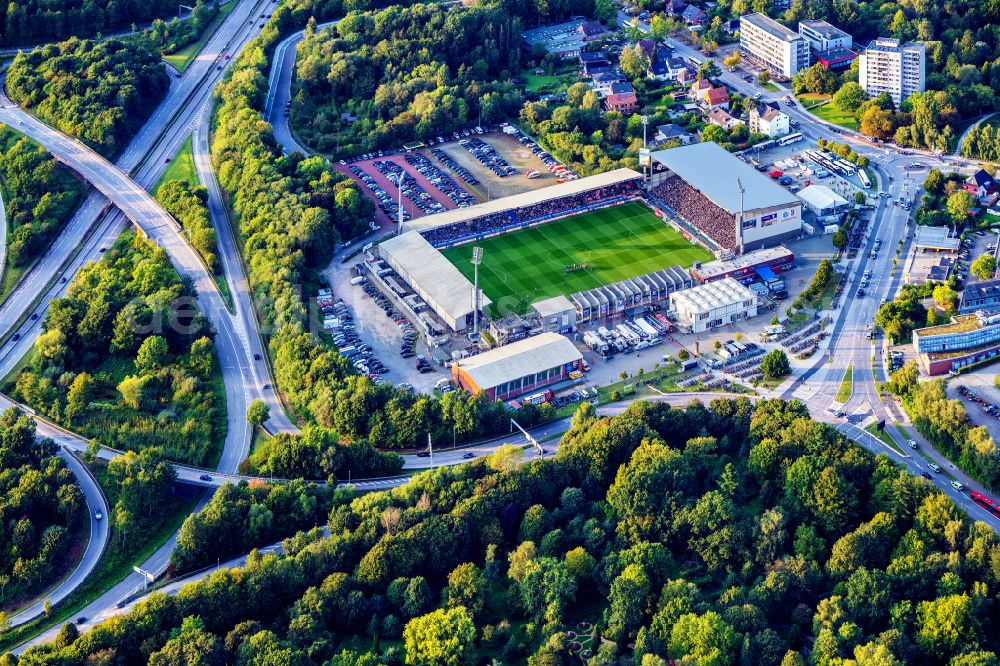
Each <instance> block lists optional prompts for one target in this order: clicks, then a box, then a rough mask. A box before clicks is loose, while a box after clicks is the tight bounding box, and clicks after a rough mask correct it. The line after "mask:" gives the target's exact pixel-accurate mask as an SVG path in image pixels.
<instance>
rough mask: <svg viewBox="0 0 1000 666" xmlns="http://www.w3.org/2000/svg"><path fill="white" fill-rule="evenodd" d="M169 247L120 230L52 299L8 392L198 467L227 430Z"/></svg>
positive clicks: (95, 431) (121, 443) (90, 431)
mask: <svg viewBox="0 0 1000 666" xmlns="http://www.w3.org/2000/svg"><path fill="white" fill-rule="evenodd" d="M193 297H194V293H193V290H192V287H191V285H190V284H189V283H187V282H186V281H183V280H181V278H180V276H178V275H177V272H176V271H175V270H174V268H173V266H171V264H170V260H169V259H168V257H167V255H166V253H165V252H164V251H163V250H162V249H160V248H158V247H156V246H155V245H154V244H152V243H151V242H148V241H145V240H142V239H141V238H139V237H138V236H136V235H135V233H133V232H127V233H125V234H123V235H122V237H121V238H119V240H118V241H117V242H116V243H115V244H114V245H113V246H112V247H111V248H109V249H108V251H107V253H106V254H105V256H104V257H103V258H102V259H101V260H100V261H98V262H96V263H93V264H89V265H88V266H86V267H84V268H83V269H82V270H81V271H80V272H79V273H77V275H76V277H75V278H74V279H73V282H72V283H71V284H70V288H69V291H68V293H67V296H66V297H65V298H60V299H56V300H54V301H52V303H51V304H50V306H49V309H48V311H47V313H46V315H45V321H44V324H43V328H44V332H43V333H42V334H41V335H39V336H38V339H37V340H36V341H35V354H34V356H33V357H32V362H31V363H30V365H29V367H27V368H26V369H25V370H24V371H22V372H21V374H20V375H19V376H18V377H17V380H16V385H15V387H14V394H15V395H16V396H17V397H18V398H19V399H21V400H23V401H24V402H25V403H27V404H29V405H31V406H32V407H34V408H35V409H37V410H38V411H39V412H40V413H42V414H45V415H46V416H48V417H50V418H52V419H55V420H56V421H58V422H60V423H64V424H66V425H67V426H69V427H72V428H74V429H75V430H76V431H78V432H80V433H81V434H84V435H86V436H88V437H94V438H96V439H97V440H98V441H99V442H100V443H102V444H104V445H107V446H112V447H115V448H119V449H126V450H138V449H143V448H147V447H159V448H160V449H162V451H163V453H164V455H166V456H167V457H168V458H171V459H173V460H178V461H184V462H191V463H196V464H204V463H206V462H209V460H210V458H211V456H212V455H213V450H214V451H218V450H219V447H220V446H221V442H222V439H223V438H224V436H225V418H224V410H225V406H224V405H223V404H220V401H221V400H223V397H222V396H221V395H219V394H217V393H216V390H217V389H216V387H215V386H213V385H212V380H213V376H214V375H215V374H216V373H217V372H218V368H217V361H216V358H215V348H214V346H213V343H212V340H211V335H212V332H211V330H210V327H209V324H208V321H207V319H205V317H204V316H203V315H202V314H201V313H199V312H198V311H197V310H196V309H195V303H194V298H193Z"/></svg>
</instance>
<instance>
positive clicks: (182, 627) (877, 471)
mask: <svg viewBox="0 0 1000 666" xmlns="http://www.w3.org/2000/svg"><path fill="white" fill-rule="evenodd" d="M667 442H670V443H669V444H668V443H667ZM509 456H510V452H509V451H502V452H499V453H498V454H496V456H493V457H490V458H485V459H483V460H480V461H478V462H476V463H473V464H471V465H465V466H460V467H451V468H440V469H437V470H434V471H430V472H426V473H424V474H421V475H420V476H418V477H415V478H414V479H413V480H412V481H411V483H410V484H408V485H406V486H403V487H400V488H397V489H395V490H392V491H389V492H382V493H373V494H368V495H364V496H360V497H357V498H354V499H353V500H351V498H350V497H349V496H344V497H343V498H342V500H334V501H333V502H332V504H331V506H332V510H331V511H330V514H329V519H328V521H327V527H328V529H329V537H327V538H323V537H322V534H321V533H320V531H319V530H314V531H312V532H309V533H302V534H300V535H298V536H296V537H294V538H291V539H287V540H286V541H285V542H284V547H285V552H286V553H287V555H286V556H285V557H278V556H275V555H259V554H252V555H251V556H250V558H249V559H248V561H247V564H246V566H245V567H244V568H242V569H239V570H232V571H221V572H218V573H215V574H213V575H212V576H210V577H209V578H207V579H206V580H204V581H203V582H200V583H197V584H193V585H190V586H188V587H186V588H185V589H183V590H182V591H181V592H180V593H179V594H177V595H175V596H166V595H162V594H155V595H153V596H152V597H151V598H150V599H149V600H148V601H146V602H144V603H141V604H140V605H139V606H138V607H137V608H135V609H134V610H132V611H131V612H130V614H129V615H127V616H124V617H120V618H114V619H111V620H108V621H106V622H105V623H103V624H102V625H100V626H98V627H97V628H96V629H94V630H93V631H91V632H89V633H87V634H85V635H83V636H81V637H79V638H73V637H72V636H68V637H67V640H65V641H62V642H60V643H56V644H52V645H49V646H43V647H41V648H35V649H32V650H29V651H28V652H26V653H25V654H24V655H23V656H22V657H21V662H20V663H21V664H22V666H35V665H39V664H56V663H58V664H83V663H85V662H86V663H96V661H97V660H98V659H106V660H109V661H113V662H121V663H144V662H146V661H150V660H152V661H153V662H154V663H173V662H166V661H164V662H159V661H157V660H158V659H160V657H159V656H156V657H151V655H167V654H174V653H176V652H178V651H181V650H183V651H185V653H187V654H191V653H193V652H197V653H198V654H208V655H217V657H216V658H217V659H218V660H220V661H222V662H225V663H239V664H265V663H282V664H306V663H327V664H336V665H340V664H344V665H345V666H346V665H347V664H392V665H399V664H402V663H404V662H405V663H409V664H442V663H449V664H451V663H454V664H463V663H474V662H476V661H479V660H484V661H489V659H490V658H497V659H502V660H503V662H504V663H524V661H525V660H527V662H528V663H529V664H565V665H567V666H568V665H569V664H574V663H579V658H578V657H571V656H570V654H569V649H570V645H569V641H570V639H568V638H567V637H566V635H565V633H564V632H565V630H566V629H567V628H570V627H574V628H575V626H576V623H577V622H579V621H580V620H586V621H588V622H591V623H593V624H594V625H595V627H596V632H597V633H598V634H599V635H600V636H603V637H604V638H605V639H606V640H605V642H604V644H603V645H601V646H600V647H599V649H598V648H597V645H596V644H595V650H594V652H595V654H596V655H597V656H599V657H600V660H599V661H594V662H591V663H608V664H610V663H615V661H614V660H616V659H617V658H618V656H621V657H625V658H626V659H627V658H629V657H630V656H631V657H633V658H634V660H635V661H634V663H642V664H662V663H665V660H666V659H668V658H669V659H676V660H679V661H680V662H681V663H695V664H734V665H735V664H738V663H739V664H744V663H753V664H779V663H789V664H796V663H799V664H805V663H806V656H805V655H806V654H808V655H809V657H808V659H809V663H816V664H831V665H832V664H845V665H846V664H850V663H857V664H876V663H879V664H882V663H885V664H896V663H920V664H932V665H938V664H941V665H944V664H966V663H994V662H995V661H996V656H995V651H996V649H997V647H998V645H997V643H998V637H997V635H996V632H993V631H990V629H989V628H990V627H991V626H994V622H995V620H996V619H997V618H996V614H997V610H996V607H995V604H992V603H990V599H991V598H992V596H993V595H992V590H993V589H994V588H995V587H996V586H997V585H998V584H1000V582H998V576H1000V566H998V563H1000V541H998V537H997V535H996V534H995V533H994V532H993V531H992V530H991V529H989V528H988V527H987V526H986V525H983V524H977V523H973V522H971V521H970V520H969V519H968V518H967V517H966V516H965V515H964V514H962V513H961V512H960V511H959V509H958V508H957V507H956V506H955V505H954V504H952V502H951V500H950V499H948V497H947V496H946V495H944V494H942V493H940V492H938V491H936V490H935V489H934V488H933V486H931V485H930V484H928V483H926V482H925V481H924V480H923V479H920V478H917V477H912V476H909V475H908V474H906V473H905V472H903V471H902V470H900V469H898V468H896V467H895V466H893V464H892V463H891V462H890V460H889V459H888V458H887V457H885V456H878V457H875V456H872V455H871V454H869V453H868V452H866V451H864V450H862V449H860V448H857V447H855V446H854V445H852V444H850V443H848V442H847V441H846V440H844V439H843V438H842V436H841V435H840V434H839V433H837V432H836V431H835V430H833V429H832V428H829V427H828V426H826V425H823V424H821V423H818V422H816V421H814V420H812V419H811V418H810V417H809V414H808V412H807V410H806V409H805V407H804V406H803V405H801V404H799V403H797V402H790V403H785V402H782V401H780V400H764V401H760V402H758V403H756V404H752V403H750V402H749V401H748V400H745V399H740V400H717V401H714V402H713V403H712V404H711V405H710V406H708V407H705V406H702V405H700V404H693V405H691V406H689V407H688V408H686V409H683V410H681V409H671V408H670V407H669V406H667V405H665V404H651V403H636V404H634V405H632V406H631V407H629V409H628V410H626V412H625V413H624V414H622V415H621V416H618V417H615V418H603V419H597V418H595V417H593V416H592V415H588V414H587V413H584V414H582V415H581V416H579V417H578V418H575V419H574V423H573V426H572V428H571V430H570V431H569V432H568V433H567V434H566V435H565V437H564V439H563V441H562V443H561V445H560V447H559V452H558V454H557V455H556V456H555V457H554V458H553V459H547V460H544V461H535V462H533V463H530V464H525V465H510V464H508V463H509V460H508V458H509ZM301 488H302V487H300V489H301ZM219 492H220V494H219V495H218V496H217V497H216V498H215V500H213V503H212V505H210V506H214V507H215V508H214V509H212V513H213V517H212V520H211V523H212V527H211V528H210V529H211V531H210V534H212V535H213V537H212V538H207V537H206V538H204V539H198V543H199V544H200V543H209V542H211V543H224V542H225V541H226V540H227V539H233V540H239V541H243V540H245V539H246V536H245V535H244V532H247V531H254V533H255V534H256V533H258V531H257V530H258V529H259V528H260V526H264V528H265V529H266V526H267V525H269V524H273V523H270V522H269V520H268V516H269V515H273V516H276V515H277V513H276V512H275V511H276V509H275V508H274V507H271V506H268V502H269V501H270V497H269V496H268V494H269V493H270V494H273V493H275V492H285V493H286V501H293V503H295V502H297V503H299V504H301V502H302V500H301V499H298V500H296V499H295V495H296V491H294V490H292V489H288V490H285V491H279V489H278V488H274V489H270V490H268V489H266V488H264V487H260V488H256V489H255V488H252V487H249V486H241V487H231V486H230V487H226V488H224V489H223V490H220V491H219ZM255 496H256V497H257V499H254V497H255ZM319 505H322V501H321V502H320V503H319ZM285 510H286V511H289V512H291V514H292V515H294V516H296V518H295V520H297V521H298V520H299V519H300V517H302V516H305V515H306V514H307V513H308V511H307V512H303V511H302V509H301V508H300V507H293V506H289V507H288V508H287V509H285ZM195 522H196V521H195V519H191V520H189V523H190V524H191V525H192V527H191V528H188V527H187V526H186V527H185V529H186V530H187V529H194V528H193V526H194V524H195ZM298 524H299V525H302V524H303V523H301V522H300V523H298ZM206 528H207V527H206ZM206 534H208V533H206ZM227 535H228V536H227ZM185 538H186V537H185ZM210 556H211V554H209V553H206V554H205V555H204V556H203V557H210ZM193 618H194V619H193ZM181 636H189V637H190V638H191V644H190V645H187V646H184V647H183V648H182V646H180V645H179V644H178V637H181ZM373 638H374V640H372V639H373ZM380 639H386V640H387V641H390V642H387V643H386V644H385V647H380ZM400 640H402V645H400V643H399V641H400ZM633 647H634V650H633ZM848 660H854V661H848ZM201 663H209V662H201ZM211 663H218V662H211Z"/></svg>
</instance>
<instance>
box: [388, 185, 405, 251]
mask: <svg viewBox="0 0 1000 666" xmlns="http://www.w3.org/2000/svg"><path fill="white" fill-rule="evenodd" d="M389 181H390V182H392V179H391V178H390V179H389ZM396 189H397V190H398V191H399V195H398V196H399V199H398V201H397V203H396V219H397V222H398V224H397V226H396V235H397V236H399V235H400V234H402V233H403V175H402V174H396Z"/></svg>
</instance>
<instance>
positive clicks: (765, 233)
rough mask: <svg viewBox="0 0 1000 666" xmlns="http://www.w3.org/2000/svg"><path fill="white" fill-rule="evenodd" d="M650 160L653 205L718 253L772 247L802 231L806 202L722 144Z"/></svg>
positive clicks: (671, 151)
mask: <svg viewBox="0 0 1000 666" xmlns="http://www.w3.org/2000/svg"><path fill="white" fill-rule="evenodd" d="M651 157H652V160H653V175H652V177H651V178H650V181H649V192H648V197H649V199H650V201H651V202H652V204H653V205H654V206H656V207H658V208H660V209H662V210H663V211H664V212H665V213H667V214H668V216H669V217H670V218H671V221H673V222H674V223H675V224H677V225H678V226H680V227H681V228H682V229H685V230H686V231H688V232H689V233H691V234H692V235H693V236H694V237H696V238H697V239H698V240H700V241H701V242H703V243H704V244H705V245H706V246H707V247H709V248H711V249H712V250H713V251H715V252H716V253H717V254H720V255H723V254H730V253H733V254H743V253H744V252H746V251H748V250H756V249H760V248H763V247H773V246H775V245H779V244H781V243H783V242H785V241H788V240H791V239H793V238H797V237H798V236H799V235H800V234H801V233H802V202H801V201H800V200H799V199H798V198H797V197H796V196H795V195H794V194H792V193H791V192H789V191H788V190H786V189H785V188H784V187H782V186H781V185H778V184H777V183H776V182H774V181H773V180H771V179H770V178H769V177H768V176H766V175H764V174H762V173H760V172H758V171H757V170H756V169H754V168H753V167H751V166H750V165H749V164H747V163H746V162H743V161H742V160H740V159H739V158H737V157H734V156H733V155H732V154H730V153H729V152H728V151H726V149H725V148H723V147H722V146H720V145H719V144H717V143H712V142H703V143H693V144H691V145H688V146H681V147H679V148H672V149H669V150H660V151H656V152H654V153H653V154H652V155H651ZM741 188H742V190H743V191H742V194H741V192H740V190H741ZM741 219H742V220H743V224H742V225H740V220H741Z"/></svg>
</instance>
